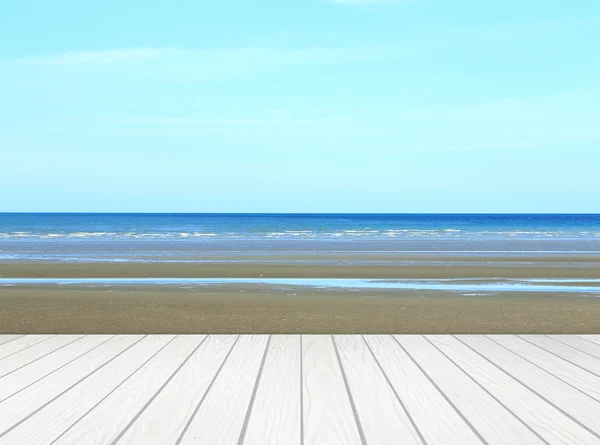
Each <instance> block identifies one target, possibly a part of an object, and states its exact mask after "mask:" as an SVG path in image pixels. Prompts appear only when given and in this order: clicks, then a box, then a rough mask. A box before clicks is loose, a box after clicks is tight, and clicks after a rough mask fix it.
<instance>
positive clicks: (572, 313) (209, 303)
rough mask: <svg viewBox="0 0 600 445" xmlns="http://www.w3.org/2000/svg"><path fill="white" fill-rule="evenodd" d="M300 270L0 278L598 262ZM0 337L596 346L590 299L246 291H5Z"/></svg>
mask: <svg viewBox="0 0 600 445" xmlns="http://www.w3.org/2000/svg"><path fill="white" fill-rule="evenodd" d="M298 258H299V257H298ZM301 258H302V260H303V261H306V260H307V259H309V260H310V259H311V258H312V260H315V261H324V260H328V261H329V260H332V261H333V260H335V261H336V263H335V264H330V263H321V264H317V263H294V262H293V260H292V262H290V263H287V262H277V258H274V257H271V258H269V261H272V262H269V263H248V262H237V263H236V262H233V263H218V262H212V263H211V262H207V263H195V264H194V263H148V264H146V263H84V264H82V263H74V264H73V263H52V262H21V263H17V262H14V263H8V262H2V263H0V276H2V277H4V278H6V277H23V278H25V277H67V278H77V277H106V278H112V277H115V278H116V277H124V278H127V277H156V278H168V277H173V278H174V277H198V278H205V277H206V278H211V277H240V278H246V277H260V276H262V277H264V278H268V277H273V278H429V279H431V278H481V279H482V281H485V280H487V279H491V278H493V279H498V278H500V279H502V278H542V277H544V278H600V267H599V263H598V258H599V257H598V256H594V255H579V256H577V255H554V256H552V255H546V256H540V255H529V256H515V257H508V256H489V257H486V256H480V257H477V258H473V257H471V256H468V258H465V256H464V255H449V254H443V255H441V254H440V255H439V256H435V255H427V256H424V255H416V256H415V255H412V256H411V255H400V256H398V255H396V256H394V255H392V256H390V255H372V256H371V257H369V258H368V260H369V261H379V262H380V263H377V264H375V263H373V264H361V265H357V264H351V261H356V260H366V259H367V257H366V256H365V255H362V256H350V255H346V256H340V255H337V256H335V258H333V257H332V256H331V255H330V256H329V257H328V258H325V256H319V257H307V256H305V255H303V256H302V257H301ZM238 259H239V257H238ZM255 259H256V258H255ZM262 259H264V258H262ZM279 259H281V258H279ZM229 260H234V261H235V258H234V257H231V258H229ZM290 260H291V257H289V256H288V257H286V259H285V261H290ZM382 261H396V262H397V263H394V264H383V263H381V262H382ZM400 261H402V262H405V264H400V263H398V262H400ZM415 262H417V263H418V264H417V263H415ZM419 262H421V263H419ZM422 262H425V263H422ZM465 262H467V263H468V264H465ZM596 284H597V283H596ZM0 333H2V334H14V333H47V334H54V333H55V334H59V333H90V334H92V333H114V334H117V333H118V334H133V333H218V334H234V333H239V334H242V333H243V334H248V333H272V334H288V333H290V334H291V333H306V334H310V333H315V334H316V333H319V334H323V333H336V334H338V333H339V334H342V333H347V334H355V333H413V334H425V333H462V334H469V333H471V334H483V333H522V334H525V333H544V334H574V333H593V334H599V333H600V298H593V297H586V296H583V295H577V294H567V293H560V292H554V293H520V292H500V293H494V294H492V295H486V296H463V295H461V294H458V293H452V292H447V291H407V290H366V289H363V290H360V291H358V292H355V291H350V290H343V289H337V290H331V289H330V290H319V289H313V288H309V287H290V286H287V287H285V288H281V287H280V288H276V287H273V286H265V285H262V286H261V285H252V284H247V285H220V286H185V287H184V288H182V287H181V286H177V285H172V286H147V285H145V286H136V287H133V286H112V287H110V288H101V287H93V288H90V287H87V286H83V285H80V286H68V287H65V288H62V289H60V288H57V286H53V285H35V286H17V287H0Z"/></svg>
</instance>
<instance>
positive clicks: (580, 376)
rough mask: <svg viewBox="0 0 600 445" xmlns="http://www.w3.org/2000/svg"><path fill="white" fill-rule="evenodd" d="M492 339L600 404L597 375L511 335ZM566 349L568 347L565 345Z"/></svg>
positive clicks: (599, 383)
mask: <svg viewBox="0 0 600 445" xmlns="http://www.w3.org/2000/svg"><path fill="white" fill-rule="evenodd" d="M490 338H491V339H492V340H494V341H496V342H497V343H499V344H501V345H503V346H504V347H506V348H507V349H510V350H511V351H513V352H514V353H515V354H517V355H519V356H520V357H523V358H524V359H526V360H529V361H530V362H531V363H534V364H535V365H537V366H538V367H540V368H542V369H543V370H545V371H546V372H547V373H548V374H552V375H553V376H555V377H558V378H559V379H560V380H562V381H563V382H565V383H567V384H569V385H571V386H574V387H575V388H578V389H579V390H581V391H583V392H585V393H586V394H588V395H589V396H591V397H593V398H594V399H596V401H598V402H600V378H598V377H596V376H595V375H593V374H590V373H589V372H588V371H585V370H583V369H581V368H578V367H577V366H575V365H573V364H571V363H569V362H568V361H565V360H563V359H561V358H560V357H557V356H556V355H553V354H551V353H549V352H548V351H546V350H544V349H541V348H539V347H538V346H536V345H535V344H532V343H528V342H527V341H525V340H524V339H523V338H519V337H516V336H509V335H499V336H497V337H496V336H490ZM564 347H565V348H566V347H567V346H566V345H564Z"/></svg>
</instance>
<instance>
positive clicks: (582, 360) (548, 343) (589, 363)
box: [520, 335, 600, 378]
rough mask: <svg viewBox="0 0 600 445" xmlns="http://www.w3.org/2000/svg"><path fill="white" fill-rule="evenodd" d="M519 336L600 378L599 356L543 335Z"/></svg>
mask: <svg viewBox="0 0 600 445" xmlns="http://www.w3.org/2000/svg"><path fill="white" fill-rule="evenodd" d="M520 338H523V339H524V340H527V341H529V342H531V343H533V344H535V345H537V346H538V347H540V348H542V349H544V350H545V351H548V352H550V353H552V354H555V355H556V356H558V357H560V358H562V359H563V360H567V361H568V362H570V363H572V364H574V365H576V366H579V367H580V368H582V369H586V370H588V371H589V372H591V373H593V374H595V375H596V377H598V378H600V358H597V357H594V356H593V355H590V354H588V353H586V352H582V351H580V350H578V349H575V348H574V347H572V346H570V345H568V344H566V343H562V342H560V341H557V340H554V339H553V338H551V337H548V336H545V335H521V336H520Z"/></svg>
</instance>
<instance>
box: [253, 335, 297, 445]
mask: <svg viewBox="0 0 600 445" xmlns="http://www.w3.org/2000/svg"><path fill="white" fill-rule="evenodd" d="M300 349H301V338H300V336H299V335H273V336H272V337H271V341H270V343H269V348H268V350H267V356H266V359H265V365H264V368H263V372H262V377H261V380H260V384H259V386H258V388H257V391H256V397H255V399H254V404H253V406H252V411H251V413H250V417H249V419H248V425H247V428H246V432H245V435H244V438H243V442H242V443H243V444H244V445H279V444H286V445H300V443H301V424H302V420H301V416H302V412H301V407H302V404H301V400H300V398H301V391H302V381H301V367H300V362H301V360H300Z"/></svg>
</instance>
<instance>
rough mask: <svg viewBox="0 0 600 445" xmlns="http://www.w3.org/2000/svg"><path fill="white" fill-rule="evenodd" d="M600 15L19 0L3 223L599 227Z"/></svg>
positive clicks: (0, 124)
mask: <svg viewBox="0 0 600 445" xmlns="http://www.w3.org/2000/svg"><path fill="white" fill-rule="evenodd" d="M598 42H600V2H598V1H597V0H589V1H580V0H573V1H568V2H566V1H564V0H560V1H558V0H543V1H542V0H539V1H538V0H529V1H526V2H523V1H515V0H505V1H502V2H483V1H474V0H470V1H465V0H455V1H448V0H371V1H367V0H337V1H334V0H331V1H326V0H302V1H300V0H298V1H291V0H288V1H281V0H277V1H265V0H262V1H261V0H255V1H251V2H250V1H228V0H222V1H219V2H209V1H201V2H198V1H174V2H157V1H150V2H149V1H148V0H145V1H138V0H132V1H127V2H123V1H113V0H109V1H102V2H99V1H89V2H82V1H65V0H55V1H53V2H48V1H45V0H44V1H29V2H9V3H7V4H6V5H4V6H3V12H2V14H1V15H0V155H1V157H0V187H1V189H2V191H3V193H2V195H1V197H0V211H116V212H119V211H129V212H135V211H157V212H162V211H164V212H169V211H181V212H600V205H599V204H600V199H599V198H598V197H599V196H600V51H598Z"/></svg>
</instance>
